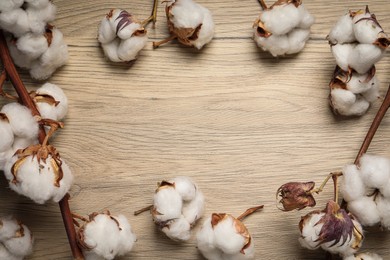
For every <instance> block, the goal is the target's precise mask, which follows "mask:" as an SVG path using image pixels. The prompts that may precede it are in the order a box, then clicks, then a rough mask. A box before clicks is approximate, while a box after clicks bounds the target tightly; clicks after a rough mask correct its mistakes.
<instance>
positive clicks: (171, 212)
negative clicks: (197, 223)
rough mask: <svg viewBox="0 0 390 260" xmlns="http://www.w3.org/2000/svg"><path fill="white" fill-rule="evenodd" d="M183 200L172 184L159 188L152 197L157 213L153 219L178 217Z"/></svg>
mask: <svg viewBox="0 0 390 260" xmlns="http://www.w3.org/2000/svg"><path fill="white" fill-rule="evenodd" d="M182 205H183V201H182V198H181V196H180V194H179V193H178V192H177V191H176V190H175V188H174V187H173V186H163V188H159V189H158V190H157V192H156V193H155V194H154V197H153V207H154V210H155V211H157V212H158V213H157V214H155V215H153V217H154V218H155V221H158V222H162V221H167V220H172V219H176V218H180V216H181V209H182Z"/></svg>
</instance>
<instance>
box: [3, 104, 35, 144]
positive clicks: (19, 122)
mask: <svg viewBox="0 0 390 260" xmlns="http://www.w3.org/2000/svg"><path fill="white" fill-rule="evenodd" d="M0 113H4V114H6V116H7V118H8V120H9V123H10V125H11V127H12V131H13V132H14V135H16V136H18V137H25V138H29V139H35V138H37V137H38V122H37V121H36V120H35V118H34V117H33V115H32V114H31V111H30V110H29V109H28V108H27V107H25V106H22V105H20V104H19V103H16V102H13V103H8V104H6V105H4V106H3V108H2V109H1V111H0Z"/></svg>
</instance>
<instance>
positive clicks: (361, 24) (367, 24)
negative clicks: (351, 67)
mask: <svg viewBox="0 0 390 260" xmlns="http://www.w3.org/2000/svg"><path fill="white" fill-rule="evenodd" d="M370 19H371V14H370V13H360V14H357V15H356V16H355V17H354V18H353V31H354V34H355V37H356V40H357V41H358V42H360V43H374V42H375V41H376V39H377V38H378V34H379V33H380V32H382V31H383V30H382V28H381V27H380V26H379V25H378V24H376V23H375V22H374V21H372V20H370Z"/></svg>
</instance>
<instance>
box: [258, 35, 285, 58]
mask: <svg viewBox="0 0 390 260" xmlns="http://www.w3.org/2000/svg"><path fill="white" fill-rule="evenodd" d="M255 41H256V43H257V45H258V46H259V47H261V48H262V49H263V50H264V51H269V52H270V53H271V54H272V56H274V57H276V56H279V55H284V54H285V53H286V52H287V51H288V50H289V48H290V43H289V41H288V37H287V35H271V36H270V37H268V38H265V37H260V36H259V35H258V34H257V32H256V30H255Z"/></svg>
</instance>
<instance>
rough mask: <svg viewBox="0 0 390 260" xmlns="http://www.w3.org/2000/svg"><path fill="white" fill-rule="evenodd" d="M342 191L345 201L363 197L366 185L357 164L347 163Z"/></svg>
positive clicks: (341, 185)
mask: <svg viewBox="0 0 390 260" xmlns="http://www.w3.org/2000/svg"><path fill="white" fill-rule="evenodd" d="M340 191H341V194H342V196H343V198H344V200H345V201H347V202H349V201H352V200H356V199H358V198H360V197H363V196H364V195H365V193H366V187H365V185H364V183H363V180H362V179H361V177H360V171H359V169H358V168H357V167H356V165H355V164H350V165H346V166H345V167H344V169H343V177H342V181H341V184H340Z"/></svg>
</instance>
